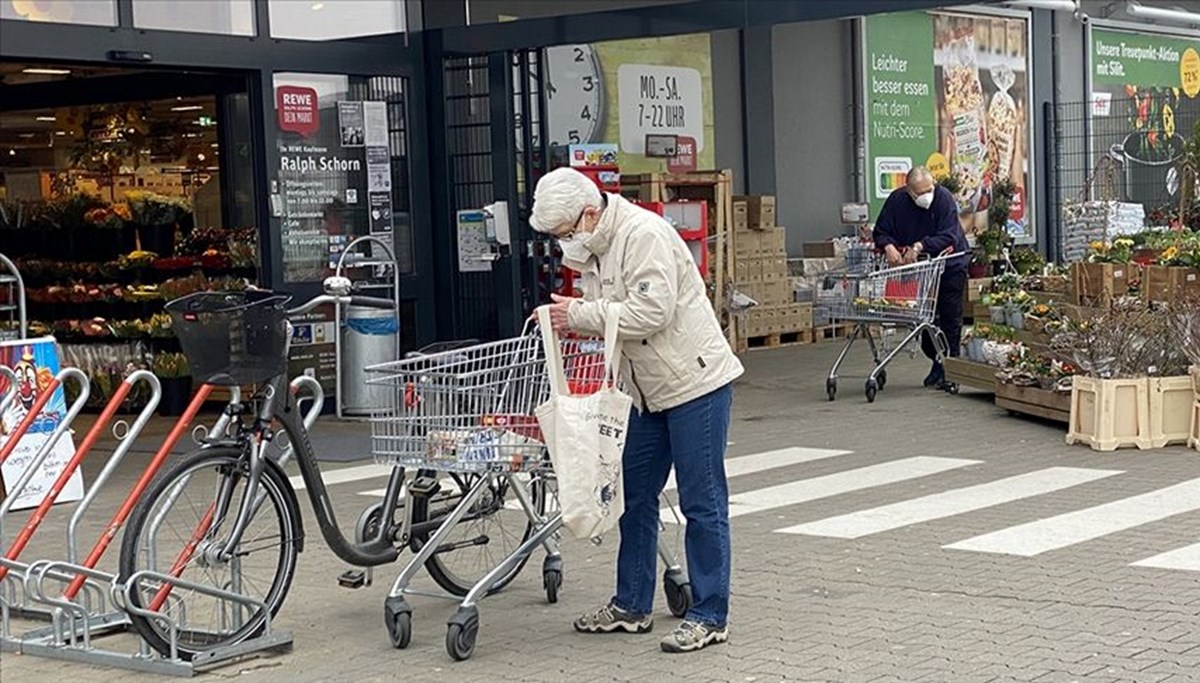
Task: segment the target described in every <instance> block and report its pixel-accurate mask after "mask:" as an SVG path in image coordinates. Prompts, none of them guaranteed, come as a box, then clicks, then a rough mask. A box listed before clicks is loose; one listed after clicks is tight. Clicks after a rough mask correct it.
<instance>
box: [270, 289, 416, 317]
mask: <svg viewBox="0 0 1200 683" xmlns="http://www.w3.org/2000/svg"><path fill="white" fill-rule="evenodd" d="M325 304H341V305H343V306H362V307H364V308H379V309H384V310H392V309H394V308H396V302H394V301H392V300H391V299H381V298H379V297H375V296H359V295H357V294H355V295H351V296H334V295H332V294H322V295H320V296H317V297H313V298H312V299H309V300H308V301H306V302H304V303H303V304H300V305H299V306H297V307H296V308H291V309H288V315H300V314H301V313H307V312H309V311H311V310H312V309H314V308H316V307H317V306H323V305H325Z"/></svg>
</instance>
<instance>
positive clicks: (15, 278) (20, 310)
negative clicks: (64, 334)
mask: <svg viewBox="0 0 1200 683" xmlns="http://www.w3.org/2000/svg"><path fill="white" fill-rule="evenodd" d="M0 266H3V268H2V269H0V285H2V286H7V287H11V288H12V289H11V290H10V292H13V291H15V292H16V297H14V298H15V299H16V301H15V302H11V301H10V302H9V303H7V304H3V305H0V312H4V311H8V312H10V313H11V312H12V311H16V313H17V339H28V338H29V320H28V317H27V316H26V313H25V281H24V280H23V279H22V278H21V271H19V270H17V266H16V264H15V263H13V262H12V261H10V260H9V258H8V257H7V256H5V255H4V254H0ZM5 271H8V272H5ZM398 281H399V280H397V282H398ZM0 412H3V411H2V410H0Z"/></svg>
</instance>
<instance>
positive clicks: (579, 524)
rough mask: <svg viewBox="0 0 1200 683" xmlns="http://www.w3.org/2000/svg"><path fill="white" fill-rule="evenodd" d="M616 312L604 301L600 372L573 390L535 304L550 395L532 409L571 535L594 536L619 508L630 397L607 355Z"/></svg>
mask: <svg viewBox="0 0 1200 683" xmlns="http://www.w3.org/2000/svg"><path fill="white" fill-rule="evenodd" d="M618 315H619V313H618V312H617V311H615V310H614V307H613V306H606V307H605V325H604V377H605V378H606V381H605V382H603V384H602V386H601V387H600V389H599V390H598V391H596V392H594V393H591V394H587V395H583V396H573V395H571V393H570V391H569V390H568V388H567V378H566V373H565V372H564V370H563V358H562V346H561V344H560V342H559V338H558V334H557V333H556V332H555V331H554V330H553V328H551V326H550V312H549V309H548V308H546V307H542V308H539V309H538V327H539V328H540V331H541V335H542V344H543V346H544V347H545V351H546V373H547V376H548V380H549V383H550V398H549V400H547V401H546V402H545V403H543V404H542V405H540V406H538V407H537V409H536V413H537V418H538V424H539V425H540V426H541V429H542V436H543V437H544V438H545V440H546V448H547V450H548V451H549V452H550V462H551V463H552V464H553V465H554V472H555V475H556V477H557V479H558V498H559V505H560V506H561V508H562V516H563V526H565V527H566V528H567V529H568V530H569V531H570V532H571V533H572V534H573V535H574V536H575V537H576V538H586V539H591V540H592V541H593V542H596V543H598V542H600V540H601V539H602V538H603V536H604V534H605V533H606V532H608V531H610V530H611V529H612V528H613V527H615V526H616V525H617V521H618V520H619V519H620V518H621V514H622V513H623V512H624V511H625V496H624V490H623V488H622V476H621V455H622V453H624V451H625V438H626V434H627V432H628V429H629V411H630V409H631V408H632V407H633V399H631V398H630V397H629V396H628V395H627V394H625V393H623V392H621V391H620V390H619V389H617V388H616V379H615V378H616V375H617V373H616V372H615V370H614V367H613V359H614V358H615V357H616V355H617V354H618V353H619V351H618V350H617V321H618Z"/></svg>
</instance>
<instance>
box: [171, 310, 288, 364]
mask: <svg viewBox="0 0 1200 683" xmlns="http://www.w3.org/2000/svg"><path fill="white" fill-rule="evenodd" d="M290 300H291V297H290V296H286V295H282V294H275V293H274V292H268V291H245V292H197V293H195V294H189V295H188V296H185V297H182V298H180V299H176V300H174V301H172V302H170V303H168V304H167V306H166V309H167V313H170V314H171V322H172V324H173V326H174V328H175V334H176V336H177V337H179V344H180V346H182V347H183V353H184V355H185V356H187V360H188V365H190V366H191V370H192V376H193V377H194V378H195V379H196V380H197V381H199V382H203V383H205V384H216V385H219V386H234V385H241V384H254V383H256V382H263V381H265V380H268V379H270V378H272V377H275V376H277V375H282V374H284V373H285V372H287V356H286V353H285V351H286V350H287V303H288V301H290Z"/></svg>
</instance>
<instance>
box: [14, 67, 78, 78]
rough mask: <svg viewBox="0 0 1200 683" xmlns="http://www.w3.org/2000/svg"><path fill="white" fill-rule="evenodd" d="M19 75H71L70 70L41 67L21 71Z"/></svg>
mask: <svg viewBox="0 0 1200 683" xmlns="http://www.w3.org/2000/svg"><path fill="white" fill-rule="evenodd" d="M21 73H26V74H33V75H36V76H66V75H67V74H69V73H71V70H70V69H45V68H42V67H29V68H28V69H21Z"/></svg>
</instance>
